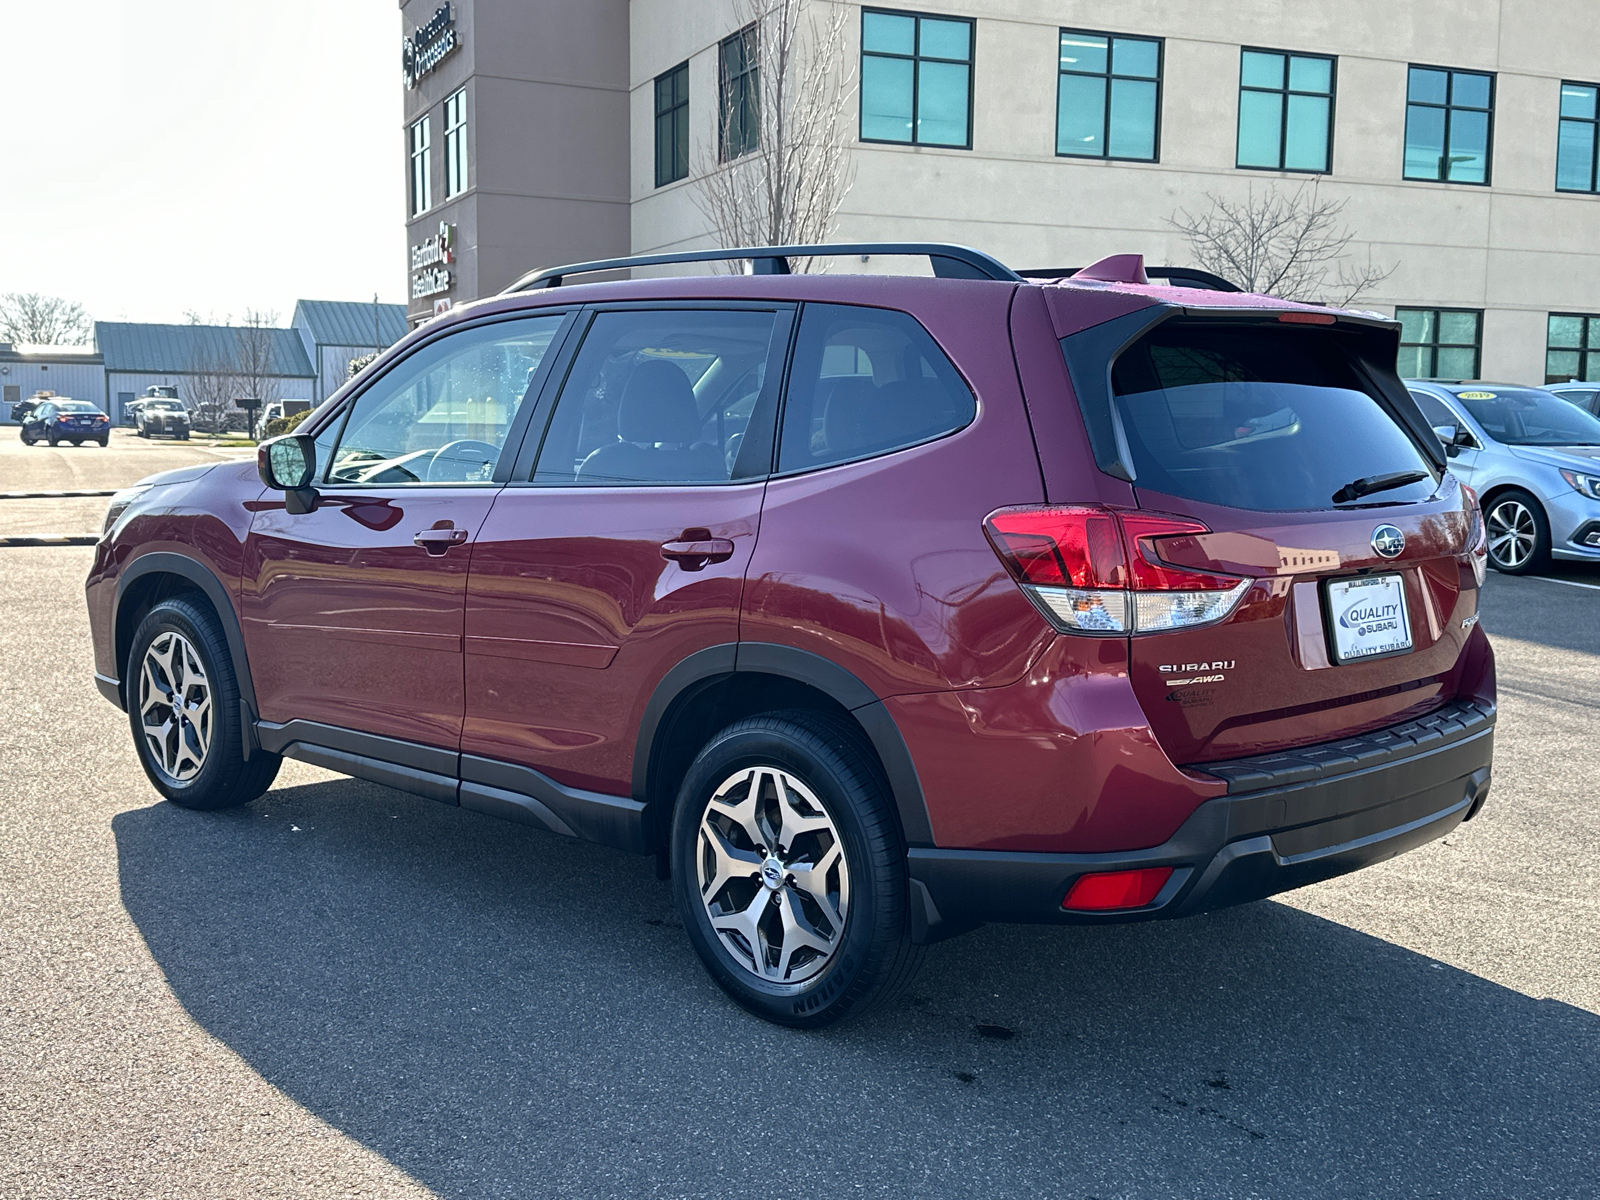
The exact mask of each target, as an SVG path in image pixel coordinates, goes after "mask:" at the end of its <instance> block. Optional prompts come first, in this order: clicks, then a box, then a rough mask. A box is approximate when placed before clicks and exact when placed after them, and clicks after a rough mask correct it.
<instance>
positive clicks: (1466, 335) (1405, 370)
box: [1394, 308, 1483, 379]
mask: <svg viewBox="0 0 1600 1200" xmlns="http://www.w3.org/2000/svg"><path fill="white" fill-rule="evenodd" d="M1394 315H1395V319H1396V320H1398V321H1399V322H1400V359H1399V363H1398V369H1399V372H1400V374H1401V376H1403V377H1404V378H1407V379H1476V378H1477V376H1478V359H1479V355H1480V354H1481V352H1482V347H1483V340H1482V335H1483V313H1482V312H1480V311H1479V310H1477V309H1467V308H1399V309H1396V310H1395V314H1394Z"/></svg>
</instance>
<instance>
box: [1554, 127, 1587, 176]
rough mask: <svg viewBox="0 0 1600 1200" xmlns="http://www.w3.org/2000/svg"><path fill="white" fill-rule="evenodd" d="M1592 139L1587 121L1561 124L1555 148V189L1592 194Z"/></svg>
mask: <svg viewBox="0 0 1600 1200" xmlns="http://www.w3.org/2000/svg"><path fill="white" fill-rule="evenodd" d="M1594 135H1595V126H1594V123H1593V122H1590V121H1562V122H1561V135H1560V137H1559V139H1558V142H1557V147H1556V186H1557V187H1558V188H1560V189H1562V190H1563V191H1573V192H1590V191H1593V190H1594Z"/></svg>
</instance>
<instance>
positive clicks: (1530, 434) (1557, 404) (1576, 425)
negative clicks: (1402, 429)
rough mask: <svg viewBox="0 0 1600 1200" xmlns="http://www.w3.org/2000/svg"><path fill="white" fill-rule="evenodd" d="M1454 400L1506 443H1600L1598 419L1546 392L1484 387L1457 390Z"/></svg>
mask: <svg viewBox="0 0 1600 1200" xmlns="http://www.w3.org/2000/svg"><path fill="white" fill-rule="evenodd" d="M1456 400H1457V402H1458V403H1459V404H1460V405H1461V406H1462V407H1463V408H1465V409H1466V410H1467V411H1468V412H1469V413H1471V414H1472V419H1473V420H1474V421H1476V422H1477V423H1478V424H1479V425H1482V426H1483V431H1484V432H1485V433H1487V434H1488V435H1489V436H1490V437H1492V438H1493V439H1494V440H1495V441H1497V442H1504V443H1505V444H1506V445H1508V446H1600V421H1597V420H1596V419H1595V418H1594V417H1591V416H1590V415H1589V414H1588V413H1586V412H1584V411H1583V409H1581V408H1579V407H1578V406H1577V405H1575V404H1569V403H1568V402H1567V401H1565V400H1562V399H1561V398H1560V397H1558V396H1552V395H1551V394H1550V393H1549V392H1536V391H1532V390H1531V389H1526V388H1492V389H1491V388H1484V389H1483V390H1482V391H1467V392H1458V393H1456Z"/></svg>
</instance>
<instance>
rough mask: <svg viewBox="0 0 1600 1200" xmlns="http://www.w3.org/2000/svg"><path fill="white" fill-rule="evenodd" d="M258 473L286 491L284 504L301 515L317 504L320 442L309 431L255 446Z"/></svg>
mask: <svg viewBox="0 0 1600 1200" xmlns="http://www.w3.org/2000/svg"><path fill="white" fill-rule="evenodd" d="M256 474H258V475H260V476H261V482H262V483H264V484H265V485H266V486H267V487H269V488H272V489H274V490H275V491H280V492H283V493H284V498H283V503H284V508H286V509H287V510H288V511H289V512H290V513H293V514H294V515H296V516H299V515H301V514H303V513H308V512H310V511H311V510H312V509H313V508H315V507H316V506H317V490H316V488H314V487H312V486H311V481H312V480H313V479H315V478H316V477H317V443H316V441H315V440H314V439H313V438H312V437H311V435H310V434H304V433H290V434H285V435H284V436H283V437H279V438H273V439H272V440H271V441H268V442H262V443H261V445H259V446H258V447H256Z"/></svg>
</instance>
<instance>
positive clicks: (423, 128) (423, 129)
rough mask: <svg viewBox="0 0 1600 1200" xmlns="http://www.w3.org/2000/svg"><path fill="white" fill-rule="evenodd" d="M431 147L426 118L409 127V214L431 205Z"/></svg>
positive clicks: (413, 214)
mask: <svg viewBox="0 0 1600 1200" xmlns="http://www.w3.org/2000/svg"><path fill="white" fill-rule="evenodd" d="M432 148H433V139H432V134H431V132H430V130H429V123H428V118H427V117H423V118H422V120H420V121H418V122H417V123H416V124H414V125H413V126H412V127H411V215H412V216H413V217H414V216H416V215H417V214H418V213H424V212H427V211H428V210H429V209H430V208H432V207H433V175H432V172H430V171H429V169H428V168H429V166H430V165H431V163H430V162H429V158H430V157H431V156H430V155H429V153H428V152H429V151H430V150H431V149H432Z"/></svg>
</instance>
